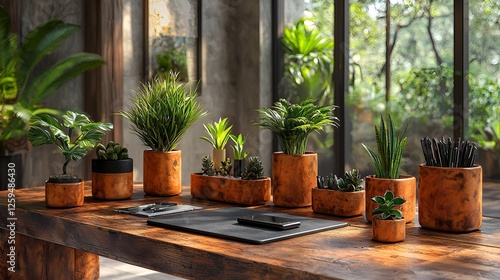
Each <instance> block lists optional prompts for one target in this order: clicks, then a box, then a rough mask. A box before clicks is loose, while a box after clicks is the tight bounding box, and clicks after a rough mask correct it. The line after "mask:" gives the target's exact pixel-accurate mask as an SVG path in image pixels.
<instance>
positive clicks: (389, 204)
mask: <svg viewBox="0 0 500 280" xmlns="http://www.w3.org/2000/svg"><path fill="white" fill-rule="evenodd" d="M372 200H373V201H375V203H377V204H378V206H377V208H375V209H373V211H372V214H373V215H378V214H380V217H381V218H382V219H383V220H389V219H392V220H397V219H403V213H402V212H401V210H399V209H396V208H395V207H396V206H401V205H402V204H403V203H405V202H406V200H405V199H404V198H402V197H399V196H398V197H394V194H393V193H392V191H390V190H387V191H386V192H385V194H384V196H374V197H372Z"/></svg>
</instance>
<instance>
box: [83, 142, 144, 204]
mask: <svg viewBox="0 0 500 280" xmlns="http://www.w3.org/2000/svg"><path fill="white" fill-rule="evenodd" d="M96 156H97V158H93V159H92V197H94V198H97V199H103V200H119V199H128V198H130V197H131V196H132V193H133V190H134V173H133V171H134V162H133V160H132V159H131V158H129V156H128V149H127V148H125V147H122V145H120V144H119V143H115V142H113V141H109V142H108V144H107V145H106V146H104V145H103V144H102V143H99V144H97V146H96Z"/></svg>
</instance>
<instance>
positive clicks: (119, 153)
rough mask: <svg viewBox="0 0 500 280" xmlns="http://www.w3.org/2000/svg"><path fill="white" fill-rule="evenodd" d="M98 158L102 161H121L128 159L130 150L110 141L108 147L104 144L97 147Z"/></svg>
mask: <svg viewBox="0 0 500 280" xmlns="http://www.w3.org/2000/svg"><path fill="white" fill-rule="evenodd" d="M96 154H97V158H98V159H101V160H119V159H127V158H128V149H127V148H125V147H122V145H120V144H118V143H115V142H113V141H109V142H108V144H107V145H106V146H104V145H103V144H102V143H99V144H97V146H96Z"/></svg>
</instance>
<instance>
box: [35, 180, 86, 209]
mask: <svg viewBox="0 0 500 280" xmlns="http://www.w3.org/2000/svg"><path fill="white" fill-rule="evenodd" d="M83 201H84V183H83V182H82V181H81V180H80V182H74V183H53V182H49V181H46V182H45V205H47V206H48V207H52V208H70V207H77V206H82V205H83Z"/></svg>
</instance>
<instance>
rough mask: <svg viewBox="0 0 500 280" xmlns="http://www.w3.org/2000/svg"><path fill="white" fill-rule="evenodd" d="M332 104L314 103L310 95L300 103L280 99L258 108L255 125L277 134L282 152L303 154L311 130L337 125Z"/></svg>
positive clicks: (316, 130) (315, 130) (320, 129)
mask: <svg viewBox="0 0 500 280" xmlns="http://www.w3.org/2000/svg"><path fill="white" fill-rule="evenodd" d="M335 108H336V106H334V105H325V106H320V105H315V104H314V103H313V100H312V99H307V100H304V101H302V102H300V103H299V104H292V103H290V102H289V101H287V100H285V99H280V100H279V101H278V102H276V103H274V105H273V106H271V107H270V108H262V109H259V110H257V111H258V112H259V113H260V116H259V122H258V123H257V125H258V126H260V127H261V128H264V129H270V130H271V131H272V132H274V133H275V134H276V136H277V137H278V142H279V145H280V147H281V149H282V151H283V153H285V154H290V155H294V154H304V153H305V152H306V147H307V139H308V137H309V134H310V133H312V132H319V131H322V130H324V128H325V127H326V126H330V125H331V126H338V118H337V117H335V116H334V115H333V111H334V110H335Z"/></svg>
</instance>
